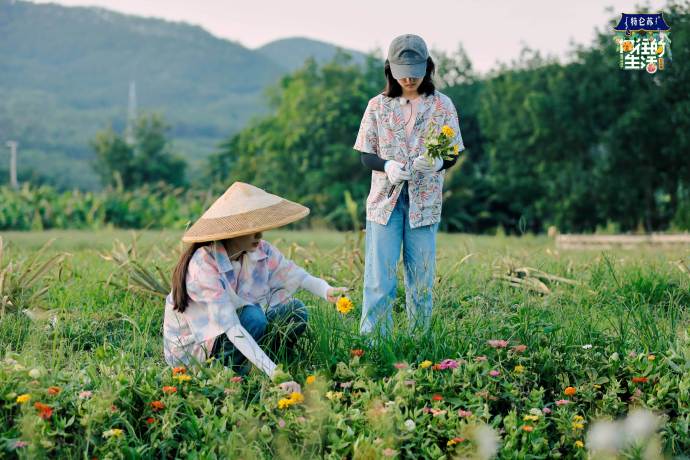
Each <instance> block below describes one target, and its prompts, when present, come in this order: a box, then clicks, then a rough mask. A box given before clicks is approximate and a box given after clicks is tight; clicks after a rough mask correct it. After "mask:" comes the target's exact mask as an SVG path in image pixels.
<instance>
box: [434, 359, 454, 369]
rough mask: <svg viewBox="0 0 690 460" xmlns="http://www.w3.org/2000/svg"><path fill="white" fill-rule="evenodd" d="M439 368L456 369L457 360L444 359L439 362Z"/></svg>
mask: <svg viewBox="0 0 690 460" xmlns="http://www.w3.org/2000/svg"><path fill="white" fill-rule="evenodd" d="M439 367H440V368H441V370H443V369H457V367H458V362H457V361H455V360H454V359H444V360H443V361H441V364H440V366H439Z"/></svg>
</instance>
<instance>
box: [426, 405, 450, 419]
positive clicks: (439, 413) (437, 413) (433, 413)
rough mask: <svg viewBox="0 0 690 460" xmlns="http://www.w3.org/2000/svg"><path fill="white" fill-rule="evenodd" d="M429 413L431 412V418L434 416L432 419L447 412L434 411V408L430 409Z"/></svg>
mask: <svg viewBox="0 0 690 460" xmlns="http://www.w3.org/2000/svg"><path fill="white" fill-rule="evenodd" d="M429 412H431V415H432V416H434V417H439V416H441V415H443V414H445V413H446V412H448V411H447V410H441V409H434V408H433V407H432V408H431V409H429Z"/></svg>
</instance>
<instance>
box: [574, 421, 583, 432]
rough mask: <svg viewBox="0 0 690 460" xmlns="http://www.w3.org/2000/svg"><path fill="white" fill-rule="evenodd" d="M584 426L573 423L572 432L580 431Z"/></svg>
mask: <svg viewBox="0 0 690 460" xmlns="http://www.w3.org/2000/svg"><path fill="white" fill-rule="evenodd" d="M584 428H585V426H584V425H583V424H582V423H577V422H573V430H582V429H584Z"/></svg>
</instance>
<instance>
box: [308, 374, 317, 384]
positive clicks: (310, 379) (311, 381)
mask: <svg viewBox="0 0 690 460" xmlns="http://www.w3.org/2000/svg"><path fill="white" fill-rule="evenodd" d="M314 382H316V377H314V376H313V375H310V376H309V377H307V380H306V383H307V385H311V384H312V383H314Z"/></svg>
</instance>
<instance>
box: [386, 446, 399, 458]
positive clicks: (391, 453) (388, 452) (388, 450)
mask: <svg viewBox="0 0 690 460" xmlns="http://www.w3.org/2000/svg"><path fill="white" fill-rule="evenodd" d="M395 454H397V452H396V451H395V450H393V449H391V448H390V447H387V448H385V449H383V455H384V456H386V457H394V456H395Z"/></svg>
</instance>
